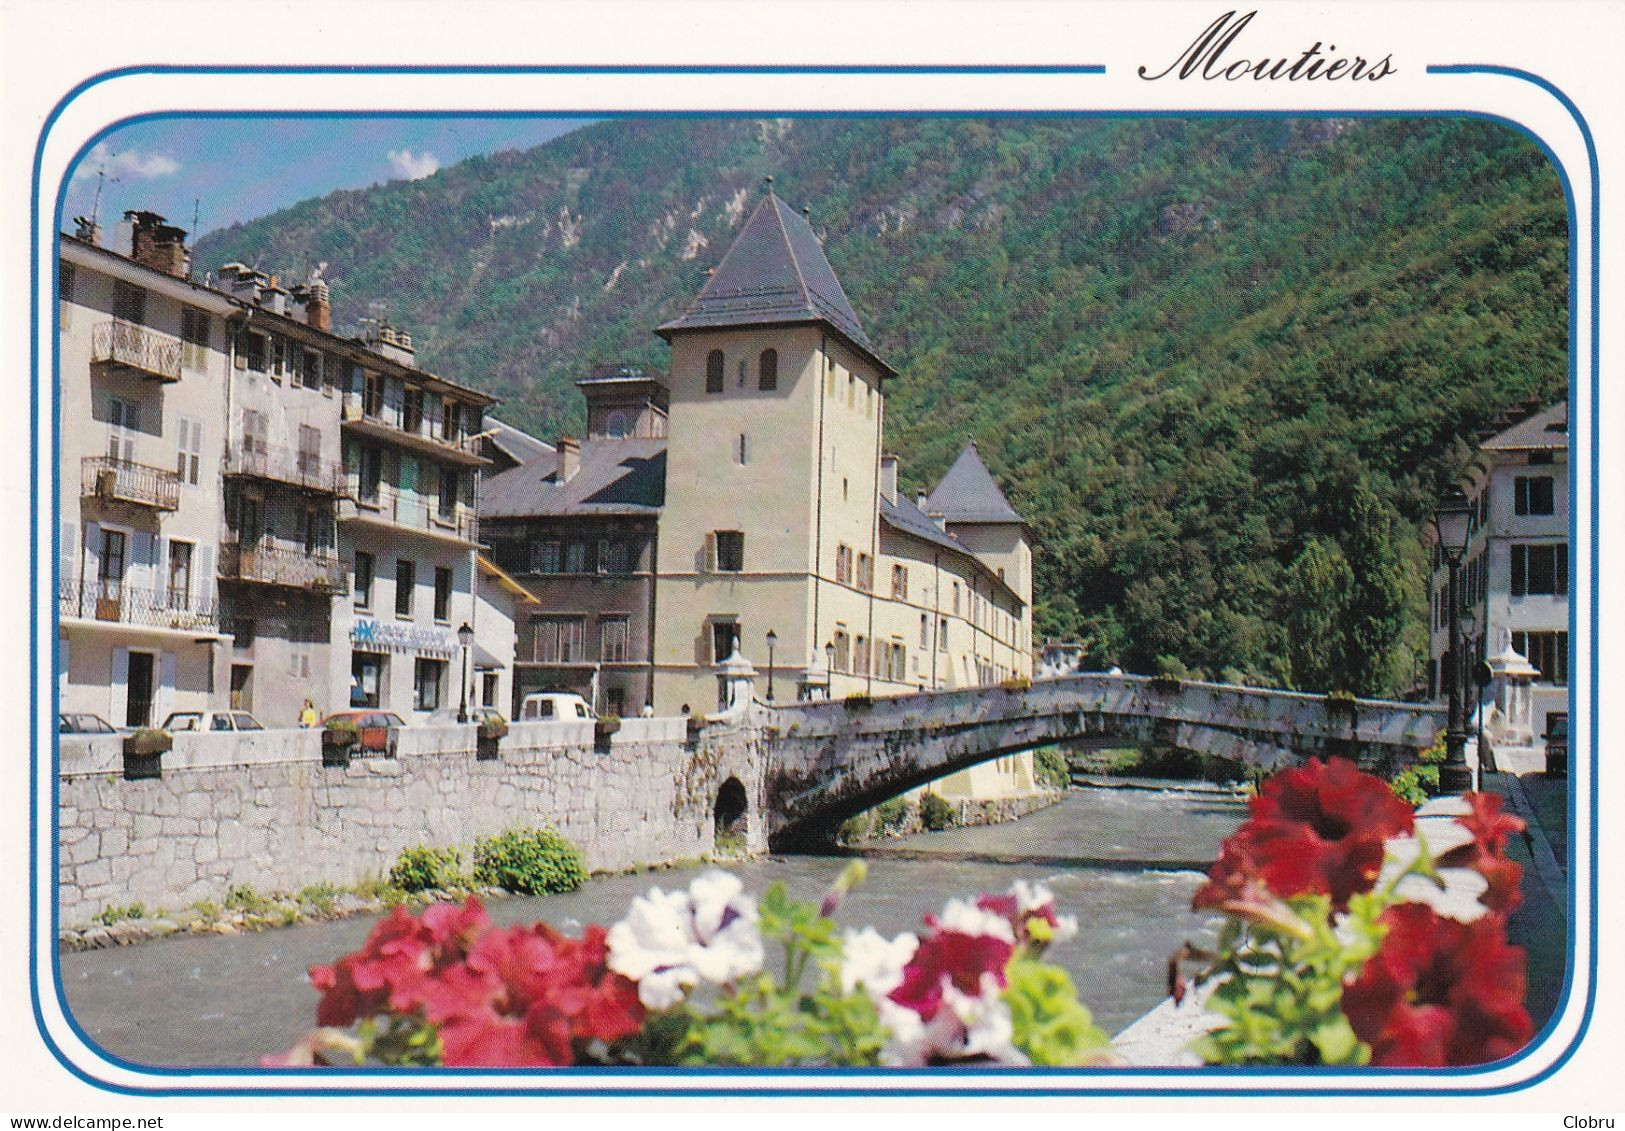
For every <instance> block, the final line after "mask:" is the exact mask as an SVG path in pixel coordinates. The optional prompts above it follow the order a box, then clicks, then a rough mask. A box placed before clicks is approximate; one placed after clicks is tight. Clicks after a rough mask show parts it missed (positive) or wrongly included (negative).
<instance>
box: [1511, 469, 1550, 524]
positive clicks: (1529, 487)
mask: <svg viewBox="0 0 1625 1131" xmlns="http://www.w3.org/2000/svg"><path fill="white" fill-rule="evenodd" d="M1512 482H1513V494H1512V509H1513V513H1515V514H1520V515H1523V514H1551V513H1552V477H1551V476H1550V475H1520V476H1518V477H1517V478H1516V479H1514V480H1513V481H1512Z"/></svg>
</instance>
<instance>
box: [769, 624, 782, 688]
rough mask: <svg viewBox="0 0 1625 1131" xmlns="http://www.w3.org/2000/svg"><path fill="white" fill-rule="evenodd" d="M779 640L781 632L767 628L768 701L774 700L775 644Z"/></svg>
mask: <svg viewBox="0 0 1625 1131" xmlns="http://www.w3.org/2000/svg"><path fill="white" fill-rule="evenodd" d="M778 642H779V634H778V633H776V632H774V631H773V630H772V629H771V628H770V629H768V630H767V701H768V702H769V703H771V702H773V645H775V644H777V643H778Z"/></svg>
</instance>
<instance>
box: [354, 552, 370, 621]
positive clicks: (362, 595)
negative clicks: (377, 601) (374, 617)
mask: <svg viewBox="0 0 1625 1131" xmlns="http://www.w3.org/2000/svg"><path fill="white" fill-rule="evenodd" d="M371 606H372V555H371V554H369V553H367V552H366V551H365V550H357V551H356V552H355V607H356V608H358V609H366V608H370V607H371Z"/></svg>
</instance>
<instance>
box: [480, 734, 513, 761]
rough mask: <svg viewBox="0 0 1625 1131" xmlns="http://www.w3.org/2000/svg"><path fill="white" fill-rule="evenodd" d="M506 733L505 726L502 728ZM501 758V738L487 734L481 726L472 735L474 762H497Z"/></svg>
mask: <svg viewBox="0 0 1625 1131" xmlns="http://www.w3.org/2000/svg"><path fill="white" fill-rule="evenodd" d="M504 733H506V728H504ZM501 759H502V739H501V738H500V737H497V736H495V735H487V734H486V733H485V731H484V729H483V728H482V729H481V730H480V732H479V733H478V734H476V735H475V736H474V760H475V761H476V762H497V761H500V760H501Z"/></svg>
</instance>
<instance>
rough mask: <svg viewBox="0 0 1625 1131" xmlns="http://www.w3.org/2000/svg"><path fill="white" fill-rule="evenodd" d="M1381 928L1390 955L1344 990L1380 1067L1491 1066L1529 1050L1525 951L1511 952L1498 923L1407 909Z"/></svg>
mask: <svg viewBox="0 0 1625 1131" xmlns="http://www.w3.org/2000/svg"><path fill="white" fill-rule="evenodd" d="M1382 922H1383V923H1384V924H1386V925H1387V927H1388V934H1387V936H1386V937H1385V938H1384V939H1383V942H1382V946H1381V947H1380V948H1379V949H1378V951H1377V953H1376V954H1375V955H1373V956H1372V957H1371V959H1370V960H1369V961H1367V962H1366V964H1365V969H1364V970H1362V971H1361V972H1360V976H1359V977H1358V978H1357V979H1355V980H1354V981H1353V982H1352V983H1350V984H1349V985H1347V986H1346V987H1345V988H1344V990H1343V1013H1344V1015H1345V1016H1346V1017H1348V1020H1349V1024H1350V1025H1351V1026H1352V1027H1353V1029H1354V1032H1355V1034H1356V1035H1358V1036H1359V1038H1360V1039H1361V1040H1362V1041H1365V1042H1366V1043H1367V1044H1369V1045H1370V1046H1371V1063H1372V1064H1375V1065H1380V1066H1387V1067H1424V1068H1426V1067H1444V1066H1459V1065H1468V1064H1485V1063H1488V1062H1489V1061H1492V1060H1500V1059H1501V1058H1502V1057H1507V1056H1511V1055H1512V1054H1513V1053H1515V1052H1517V1051H1518V1050H1519V1049H1521V1048H1522V1047H1523V1046H1524V1045H1525V1044H1527V1043H1528V1041H1529V1038H1530V1036H1531V1035H1532V1034H1533V1033H1534V1025H1533V1024H1532V1023H1531V1022H1530V1020H1529V1014H1528V1013H1527V1012H1526V1011H1525V1010H1524V1007H1523V994H1524V954H1523V949H1522V948H1521V947H1515V946H1509V945H1508V944H1507V941H1506V931H1505V924H1504V921H1503V920H1502V919H1501V918H1500V917H1499V916H1494V915H1486V916H1484V917H1483V918H1480V919H1477V920H1474V921H1473V922H1471V923H1462V922H1459V921H1457V920H1455V919H1446V918H1443V917H1441V916H1439V915H1437V914H1435V913H1434V911H1433V909H1432V908H1431V907H1428V906H1427V905H1425V904H1421V903H1401V904H1397V905H1395V906H1393V907H1390V908H1389V909H1388V910H1387V911H1385V912H1383V917H1382Z"/></svg>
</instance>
